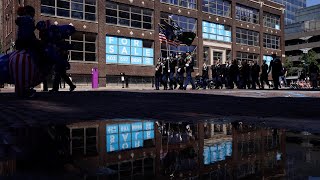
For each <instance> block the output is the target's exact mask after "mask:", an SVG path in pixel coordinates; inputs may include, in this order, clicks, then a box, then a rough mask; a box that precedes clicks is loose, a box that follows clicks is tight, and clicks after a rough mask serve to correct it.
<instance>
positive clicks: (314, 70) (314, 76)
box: [309, 62, 319, 89]
mask: <svg viewBox="0 0 320 180" xmlns="http://www.w3.org/2000/svg"><path fill="white" fill-rule="evenodd" d="M309 73H310V81H311V86H312V88H313V89H315V88H317V87H318V75H319V67H318V66H317V65H315V64H314V62H311V63H310V66H309Z"/></svg>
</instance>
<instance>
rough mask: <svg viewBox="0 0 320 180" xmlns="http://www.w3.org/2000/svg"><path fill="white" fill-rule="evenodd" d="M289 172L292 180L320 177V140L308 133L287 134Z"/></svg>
mask: <svg viewBox="0 0 320 180" xmlns="http://www.w3.org/2000/svg"><path fill="white" fill-rule="evenodd" d="M286 139H287V145H286V149H287V150H286V151H287V154H288V156H287V159H288V166H287V172H288V176H289V177H290V178H291V179H308V177H315V179H317V178H319V177H320V172H319V169H320V163H319V162H320V138H319V136H317V135H314V134H311V133H308V132H299V133H298V132H288V133H286Z"/></svg>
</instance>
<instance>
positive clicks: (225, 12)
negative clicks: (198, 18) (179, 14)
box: [202, 0, 231, 17]
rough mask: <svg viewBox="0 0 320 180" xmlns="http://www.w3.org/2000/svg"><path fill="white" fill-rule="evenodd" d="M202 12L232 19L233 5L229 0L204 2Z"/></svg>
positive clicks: (205, 0) (204, 0) (207, 0)
mask: <svg viewBox="0 0 320 180" xmlns="http://www.w3.org/2000/svg"><path fill="white" fill-rule="evenodd" d="M202 11H204V12H208V13H211V14H215V15H219V16H225V17H230V16H231V3H230V1H227V0H203V1H202Z"/></svg>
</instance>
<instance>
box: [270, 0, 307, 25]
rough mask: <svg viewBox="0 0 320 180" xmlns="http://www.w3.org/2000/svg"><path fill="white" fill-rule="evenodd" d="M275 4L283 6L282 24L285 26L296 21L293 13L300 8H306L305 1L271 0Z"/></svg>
mask: <svg viewBox="0 0 320 180" xmlns="http://www.w3.org/2000/svg"><path fill="white" fill-rule="evenodd" d="M271 1H274V2H277V3H280V4H282V5H284V7H285V8H286V9H285V18H284V22H285V23H286V24H291V23H294V22H295V20H296V17H295V15H296V14H295V12H296V11H297V10H298V9H300V8H305V7H306V5H307V4H306V0H294V1H291V0H271Z"/></svg>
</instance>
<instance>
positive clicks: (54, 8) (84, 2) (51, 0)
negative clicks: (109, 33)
mask: <svg viewBox="0 0 320 180" xmlns="http://www.w3.org/2000/svg"><path fill="white" fill-rule="evenodd" d="M96 9H97V2H96V0H41V14H45V15H51V16H60V17H66V18H72V19H82V20H87V21H96V11H97V10H96Z"/></svg>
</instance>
